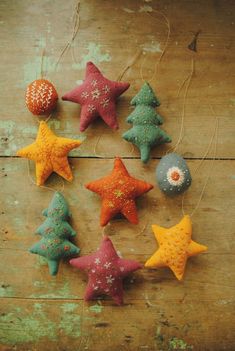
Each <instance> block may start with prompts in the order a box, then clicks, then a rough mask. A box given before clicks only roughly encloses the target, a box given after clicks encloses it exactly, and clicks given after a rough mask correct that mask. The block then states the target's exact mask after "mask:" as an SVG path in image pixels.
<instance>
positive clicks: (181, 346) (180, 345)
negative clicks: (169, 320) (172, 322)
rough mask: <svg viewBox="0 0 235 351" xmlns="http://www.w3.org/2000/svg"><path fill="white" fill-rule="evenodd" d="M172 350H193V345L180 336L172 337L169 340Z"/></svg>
mask: <svg viewBox="0 0 235 351" xmlns="http://www.w3.org/2000/svg"><path fill="white" fill-rule="evenodd" d="M169 349H170V350H192V349H193V346H192V345H188V344H187V343H186V342H185V341H184V340H182V339H178V338H175V337H174V338H172V339H170V340H169Z"/></svg>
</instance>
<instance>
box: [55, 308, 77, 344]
mask: <svg viewBox="0 0 235 351" xmlns="http://www.w3.org/2000/svg"><path fill="white" fill-rule="evenodd" d="M60 307H61V310H62V311H63V314H62V317H61V320H60V324H59V329H60V330H63V332H64V334H65V335H67V336H71V337H73V338H77V337H79V336H81V317H80V316H79V315H77V314H76V312H74V310H75V309H76V308H77V307H78V305H77V304H75V303H64V304H63V305H61V306H60ZM73 312H74V313H73Z"/></svg>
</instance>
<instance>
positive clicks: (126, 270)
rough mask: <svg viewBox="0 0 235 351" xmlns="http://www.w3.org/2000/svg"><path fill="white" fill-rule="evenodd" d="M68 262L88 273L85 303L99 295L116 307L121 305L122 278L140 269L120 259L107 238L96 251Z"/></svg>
mask: <svg viewBox="0 0 235 351" xmlns="http://www.w3.org/2000/svg"><path fill="white" fill-rule="evenodd" d="M69 262H70V264H71V265H72V266H74V267H76V268H78V269H81V270H82V271H86V272H87V273H88V284H87V287H86V292H85V296H84V299H85V300H86V301H88V300H92V299H94V298H96V297H98V296H100V295H108V296H111V297H112V298H113V300H114V301H115V302H116V303H117V304H118V305H122V304H123V283H122V280H123V278H125V277H126V276H127V275H129V274H130V273H132V272H134V271H136V270H137V269H140V268H142V266H141V265H140V264H139V263H138V262H136V261H132V260H124V259H122V258H120V257H119V256H118V254H117V252H116V250H115V248H114V246H113V243H112V241H111V240H110V239H109V238H108V237H107V236H104V237H103V240H102V242H101V245H100V248H99V249H98V251H96V252H95V253H93V254H91V255H88V256H83V257H79V258H74V259H72V260H70V261H69Z"/></svg>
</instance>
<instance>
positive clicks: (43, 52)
mask: <svg viewBox="0 0 235 351" xmlns="http://www.w3.org/2000/svg"><path fill="white" fill-rule="evenodd" d="M44 56H45V48H43V50H42V57H41V67H40V74H41V79H43V77H44V73H43V59H44Z"/></svg>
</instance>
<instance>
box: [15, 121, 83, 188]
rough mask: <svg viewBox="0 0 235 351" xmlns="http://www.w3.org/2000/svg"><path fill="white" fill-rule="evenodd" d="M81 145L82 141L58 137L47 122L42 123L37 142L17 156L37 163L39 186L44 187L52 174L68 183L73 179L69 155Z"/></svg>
mask: <svg viewBox="0 0 235 351" xmlns="http://www.w3.org/2000/svg"><path fill="white" fill-rule="evenodd" d="M80 145H81V141H79V140H73V139H67V138H60V137H57V136H56V135H55V134H54V133H53V132H52V131H51V129H50V128H49V127H48V125H47V124H46V122H44V121H41V122H40V126H39V130H38V135H37V138H36V141H35V142H34V143H33V144H31V145H29V146H26V147H25V148H23V149H21V150H19V151H18V152H17V156H20V157H24V158H28V159H29V160H33V161H35V163H36V179H37V185H43V184H44V182H45V181H46V179H47V178H48V177H49V176H50V175H51V173H52V172H56V173H57V174H59V175H60V176H61V177H63V178H65V179H66V180H68V181H71V180H72V179H73V175H72V171H71V169H70V166H69V162H68V158H67V156H68V153H69V152H70V151H71V150H73V149H75V148H77V147H78V146H80Z"/></svg>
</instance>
